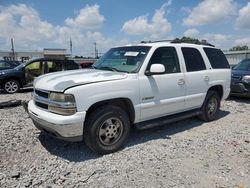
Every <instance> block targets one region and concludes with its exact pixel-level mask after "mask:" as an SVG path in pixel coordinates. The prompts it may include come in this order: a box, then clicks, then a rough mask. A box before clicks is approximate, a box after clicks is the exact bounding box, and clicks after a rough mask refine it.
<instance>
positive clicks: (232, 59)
mask: <svg viewBox="0 0 250 188" xmlns="http://www.w3.org/2000/svg"><path fill="white" fill-rule="evenodd" d="M224 54H225V56H226V58H227V60H228V62H229V64H230V65H236V64H238V63H239V62H240V61H241V60H243V59H247V58H250V50H246V51H228V52H224Z"/></svg>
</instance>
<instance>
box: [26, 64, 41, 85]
mask: <svg viewBox="0 0 250 188" xmlns="http://www.w3.org/2000/svg"><path fill="white" fill-rule="evenodd" d="M42 74H44V62H41V61H34V62H32V63H30V64H28V65H26V66H25V82H26V86H28V87H29V86H32V85H33V81H34V79H35V78H37V77H38V76H40V75H42Z"/></svg>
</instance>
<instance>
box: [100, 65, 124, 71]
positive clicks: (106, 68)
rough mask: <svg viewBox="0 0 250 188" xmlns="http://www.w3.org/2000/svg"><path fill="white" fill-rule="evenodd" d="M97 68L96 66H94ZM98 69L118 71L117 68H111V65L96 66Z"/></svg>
mask: <svg viewBox="0 0 250 188" xmlns="http://www.w3.org/2000/svg"><path fill="white" fill-rule="evenodd" d="M96 68H97V67H96ZM98 69H102V70H103V69H104V70H110V71H114V72H119V70H117V69H116V68H113V67H106V66H104V67H98Z"/></svg>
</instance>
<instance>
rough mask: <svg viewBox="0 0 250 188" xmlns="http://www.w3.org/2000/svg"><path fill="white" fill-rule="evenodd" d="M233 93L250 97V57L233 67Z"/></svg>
mask: <svg viewBox="0 0 250 188" xmlns="http://www.w3.org/2000/svg"><path fill="white" fill-rule="evenodd" d="M231 95H234V96H246V97H250V59H244V60H242V61H241V62H240V63H239V64H237V65H236V66H234V67H233V70H232V83H231Z"/></svg>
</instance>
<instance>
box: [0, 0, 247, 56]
mask: <svg viewBox="0 0 250 188" xmlns="http://www.w3.org/2000/svg"><path fill="white" fill-rule="evenodd" d="M182 36H190V37H195V38H199V39H206V40H208V41H209V42H210V43H213V44H215V45H216V46H218V47H220V48H222V49H224V50H225V49H229V48H230V47H232V46H234V45H248V46H250V1H249V0H204V1H201V0H200V1H199V0H138V1H135V0H126V1H124V0H105V1H101V0H99V1H97V0H96V1H94V0H71V1H68V0H60V1H52V0H36V1H32V0H0V50H10V49H11V46H10V39H11V38H14V43H15V49H16V50H18V51H29V50H32V51H34V50H42V49H43V48H66V49H69V40H70V38H72V42H73V54H74V55H84V56H85V55H92V54H93V48H94V45H93V43H94V42H96V43H97V48H98V50H99V52H102V53H103V52H105V51H106V50H107V49H108V48H110V47H112V46H117V45H122V44H129V43H136V42H139V41H142V40H161V39H173V38H176V37H182Z"/></svg>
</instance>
